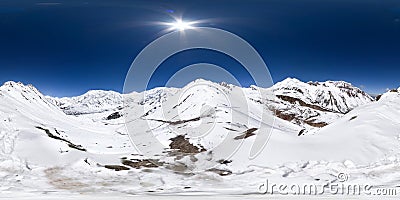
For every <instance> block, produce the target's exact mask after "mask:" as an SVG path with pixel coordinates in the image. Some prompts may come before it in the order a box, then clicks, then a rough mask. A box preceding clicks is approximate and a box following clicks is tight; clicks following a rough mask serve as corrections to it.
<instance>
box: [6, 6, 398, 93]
mask: <svg viewBox="0 0 400 200" xmlns="http://www.w3.org/2000/svg"><path fill="white" fill-rule="evenodd" d="M171 11H174V13H172V14H174V15H178V14H182V15H183V18H184V19H186V20H203V19H207V20H208V21H207V23H203V24H201V25H202V26H210V27H216V28H221V29H225V30H228V31H230V32H232V33H235V34H237V35H239V36H241V37H242V38H244V39H246V40H247V41H248V42H249V43H250V44H252V45H253V46H254V47H255V48H256V49H257V50H258V52H259V53H260V54H261V56H262V57H263V58H264V60H265V62H266V63H267V65H268V67H269V70H270V72H271V75H272V78H273V79H274V81H275V82H277V81H280V80H282V79H284V78H286V77H296V78H299V79H300V80H303V81H309V80H319V81H323V80H345V81H348V82H351V83H353V84H354V85H356V86H359V87H362V88H363V89H365V90H366V91H368V92H370V93H379V92H383V91H384V90H385V89H386V88H394V87H398V86H400V78H399V74H400V1H397V0H374V1H373V0H357V1H356V0H335V1H333V0H324V1H319V0H318V1H317V0H246V1H244V0H243V1H238V0H213V1H211V0H210V1H207V0H202V1H171V0H159V1H153V0H135V1H101V0H97V1H90V0H87V1H72V0H70V1H44V0H43V1H23V0H20V1H4V0H3V1H0V82H4V81H7V80H15V81H22V82H24V83H32V84H33V85H35V86H36V87H37V88H38V89H39V90H41V91H42V92H43V93H45V94H48V95H54V96H72V95H79V94H82V93H84V92H86V91H87V90H89V89H110V90H116V91H122V87H123V82H124V78H125V75H126V73H127V71H128V69H129V67H130V64H131V62H132V61H133V59H134V58H135V57H136V55H137V54H138V53H139V52H140V51H141V49H143V48H144V47H145V46H146V45H147V44H149V43H150V42H151V41H153V40H154V39H156V38H158V37H159V36H161V35H162V31H163V30H164V29H165V27H164V26H160V25H155V24H153V23H152V22H156V21H164V22H168V21H172V18H171V17H170V16H169V15H170V14H171ZM174 57H175V58H174ZM170 59H171V60H167V61H166V62H165V63H163V64H162V66H161V67H162V69H163V70H164V71H162V70H161V71H160V72H159V74H160V76H159V78H158V79H156V80H155V81H154V82H152V85H153V86H158V85H161V84H162V83H163V82H165V81H166V80H167V79H168V75H171V74H173V72H174V70H177V68H179V66H180V67H182V66H185V65H188V64H191V63H194V62H200V61H201V62H204V61H209V62H210V63H214V64H218V65H225V66H226V67H227V68H229V67H230V65H232V68H235V63H234V62H233V61H232V60H230V59H229V58H228V57H227V56H225V57H224V56H223V55H217V54H216V53H215V52H208V53H207V52H199V51H192V52H190V51H189V52H183V53H181V54H179V55H176V56H173V57H171V58H170ZM207 59H210V60H207ZM161 67H160V68H161ZM238 68H240V67H238ZM236 71H238V73H240V71H241V70H236ZM157 81H158V82H157ZM243 82H246V81H245V80H244V81H243ZM244 84H246V83H244Z"/></svg>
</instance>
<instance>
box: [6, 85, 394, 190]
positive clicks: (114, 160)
mask: <svg viewBox="0 0 400 200" xmlns="http://www.w3.org/2000/svg"><path fill="white" fill-rule="evenodd" d="M399 89H400V88H399ZM260 94H261V95H260ZM271 94H275V95H276V96H274V95H271ZM399 105H400V93H399V91H391V92H388V93H385V94H383V95H382V97H381V98H380V100H379V101H374V102H373V101H372V98H371V97H369V96H368V95H367V94H365V93H364V92H362V91H361V90H360V89H358V88H356V87H353V86H351V85H350V84H348V83H345V82H332V81H328V82H323V83H311V82H310V83H303V82H301V81H298V80H296V79H286V80H284V81H282V82H280V83H277V84H276V85H275V86H273V87H271V88H258V87H255V86H252V87H250V88H240V87H237V86H234V85H229V84H218V83H213V82H210V81H205V80H196V81H194V82H192V83H190V84H188V85H187V86H185V87H184V88H181V89H178V88H156V89H153V90H150V91H147V92H146V93H131V94H122V95H121V94H118V93H116V92H108V91H90V92H88V93H86V94H84V95H82V96H79V97H72V98H61V99H59V98H52V97H45V96H44V95H43V94H41V93H40V92H39V91H38V90H37V89H36V88H34V87H33V86H31V85H24V84H22V83H15V82H7V83H5V84H4V85H3V86H1V87H0V133H1V134H0V147H1V149H0V150H1V151H0V178H1V181H2V182H4V184H2V185H6V187H0V191H13V190H24V191H27V192H31V191H38V192H39V191H49V190H51V191H73V192H88V191H102V192H116V191H118V192H128V193H135V194H138V193H147V192H148V191H151V192H152V193H154V192H156V193H163V192H176V193H180V192H200V193H201V192H205V193H207V194H208V192H211V191H212V192H214V193H222V194H232V193H234V194H243V193H248V192H257V189H258V187H259V184H260V183H263V182H264V181H265V179H266V178H268V179H270V180H275V181H277V182H289V183H290V182H291V181H294V180H301V181H306V180H307V181H311V182H316V183H318V184H325V183H329V182H335V181H337V177H335V176H336V175H337V174H338V173H340V172H346V173H349V174H350V177H352V179H351V180H349V181H355V182H365V181H371V182H372V183H373V184H377V185H380V186H382V185H383V186H391V185H392V184H393V183H394V182H393V181H395V180H396V179H397V178H399V177H400V173H398V172H397V171H398V170H397V168H396V166H398V165H399V164H400V155H398V154H399V151H398V149H399V147H400V140H399V138H398V137H399V135H400V132H398V130H400V121H398V119H400V118H399V116H400V107H399ZM115 113H117V114H115ZM83 114H84V115H83ZM261 114H263V115H265V116H261ZM111 115H112V116H116V117H110V118H109V116H111ZM274 115H277V116H278V118H275V117H274ZM288 115H289V116H290V117H288V118H286V116H288ZM121 116H123V117H121ZM313 123H314V124H313ZM318 123H326V124H323V126H322V125H321V124H320V125H316V124H318ZM328 124H329V125H328ZM315 126H319V127H320V128H315ZM310 127H311V128H312V129H313V131H312V132H309V133H312V134H305V133H306V131H304V129H308V128H310ZM126 128H127V129H126ZM268 133H270V134H268ZM149 135H154V137H155V138H156V139H157V140H148V136H149ZM129 136H130V137H129ZM260 138H261V139H263V138H264V139H268V144H267V146H265V148H264V149H263V150H262V151H261V152H260V154H259V155H258V157H256V158H255V159H253V160H249V159H248V157H249V152H251V150H252V146H253V145H254V144H255V143H256V141H257V140H259V139H260ZM131 141H133V145H132V143H131ZM156 143H160V144H161V146H160V149H156V148H155V149H151V150H154V151H157V154H152V155H150V156H149V154H147V153H146V152H145V150H148V148H147V147H154V146H157V144H156ZM225 143H226V144H228V146H234V147H238V148H237V149H228V150H229V151H230V150H235V151H232V152H235V153H234V154H233V155H231V156H228V154H226V153H227V152H226V149H224V148H218V147H219V146H220V145H221V144H225ZM138 150H139V151H138ZM143 154H146V155H143ZM16 174H17V175H18V176H16ZM371 174H373V176H372V175H371ZM371 177H372V178H371ZM387 177H391V178H387ZM1 181H0V182H1ZM188 185H189V186H190V188H189V186H188ZM226 188H230V190H226Z"/></svg>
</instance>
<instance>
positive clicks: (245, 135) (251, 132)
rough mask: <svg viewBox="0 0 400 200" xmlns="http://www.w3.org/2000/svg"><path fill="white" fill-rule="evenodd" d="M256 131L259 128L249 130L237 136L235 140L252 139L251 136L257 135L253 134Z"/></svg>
mask: <svg viewBox="0 0 400 200" xmlns="http://www.w3.org/2000/svg"><path fill="white" fill-rule="evenodd" d="M256 130H258V128H251V129H248V130H247V131H245V132H243V134H242V135H239V136H236V137H235V138H233V139H235V140H241V139H246V138H248V137H250V136H253V135H255V133H253V132H254V131H256Z"/></svg>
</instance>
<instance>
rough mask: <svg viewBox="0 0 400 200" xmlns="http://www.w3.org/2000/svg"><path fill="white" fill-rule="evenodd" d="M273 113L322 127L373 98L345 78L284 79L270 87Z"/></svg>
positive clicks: (301, 122)
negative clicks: (302, 80) (306, 81)
mask: <svg viewBox="0 0 400 200" xmlns="http://www.w3.org/2000/svg"><path fill="white" fill-rule="evenodd" d="M271 89H272V90H273V93H274V94H275V95H276V97H277V98H278V99H279V100H278V101H277V102H276V103H272V108H273V109H275V111H276V115H277V116H278V117H280V118H282V119H285V120H289V121H292V122H293V123H296V124H299V125H302V124H303V125H305V126H307V125H308V126H311V127H323V126H326V125H327V124H329V123H331V122H333V121H334V120H336V119H338V118H340V117H341V116H343V114H346V113H348V112H349V111H351V110H352V109H354V108H356V107H358V106H360V105H364V104H366V103H370V102H372V101H373V98H372V97H370V96H369V95H368V94H367V93H365V92H364V91H362V90H361V89H359V88H357V87H354V86H352V85H351V84H350V83H347V82H344V81H326V82H308V83H304V82H301V81H299V80H297V79H294V78H287V79H285V80H283V81H282V82H279V83H276V84H275V85H274V86H273V87H272V88H271Z"/></svg>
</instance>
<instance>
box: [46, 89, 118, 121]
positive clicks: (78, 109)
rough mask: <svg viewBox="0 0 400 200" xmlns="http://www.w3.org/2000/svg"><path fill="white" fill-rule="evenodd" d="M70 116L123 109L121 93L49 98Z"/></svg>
mask: <svg viewBox="0 0 400 200" xmlns="http://www.w3.org/2000/svg"><path fill="white" fill-rule="evenodd" d="M47 98H48V99H49V100H50V101H51V102H53V103H54V104H55V105H57V106H58V107H60V108H61V109H62V110H63V111H64V112H65V113H66V114H68V115H81V114H93V113H100V112H105V111H109V110H114V109H116V108H118V107H122V104H123V97H122V95H121V94H120V93H118V92H114V91H104V90H90V91H88V92H86V93H85V94H83V95H80V96H77V97H70V98H69V97H63V98H56V97H47Z"/></svg>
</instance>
